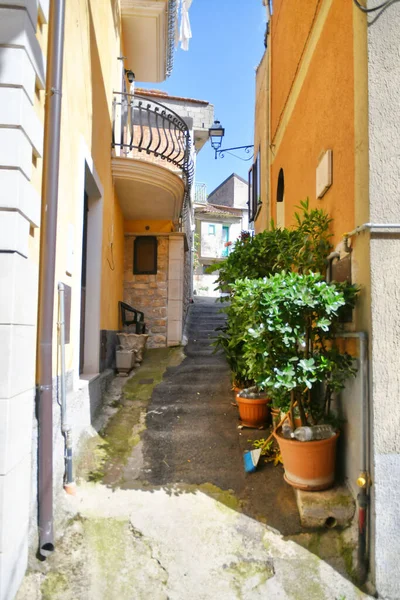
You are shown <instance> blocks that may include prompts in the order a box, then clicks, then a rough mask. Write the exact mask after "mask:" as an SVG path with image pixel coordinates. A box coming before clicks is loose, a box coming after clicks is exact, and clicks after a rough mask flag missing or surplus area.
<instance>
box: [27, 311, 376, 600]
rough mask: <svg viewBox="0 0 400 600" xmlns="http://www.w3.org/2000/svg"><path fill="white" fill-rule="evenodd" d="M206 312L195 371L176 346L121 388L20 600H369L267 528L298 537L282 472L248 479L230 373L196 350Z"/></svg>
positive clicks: (150, 357) (154, 353) (317, 544)
mask: <svg viewBox="0 0 400 600" xmlns="http://www.w3.org/2000/svg"><path fill="white" fill-rule="evenodd" d="M213 310H214V308H213ZM208 312H210V311H209V308H208V307H207V315H206V316H205V315H203V313H202V312H201V311H200V312H199V313H193V320H192V332H194V333H192V334H190V335H191V338H190V341H189V343H190V344H191V349H190V353H191V357H192V359H188V358H184V355H183V352H182V349H180V348H177V349H165V350H164V349H163V350H151V351H148V352H147V353H146V357H145V360H144V362H143V364H142V366H141V367H140V368H139V369H138V370H137V371H136V372H135V373H134V374H133V376H132V377H131V378H129V379H128V380H126V381H124V382H123V389H122V390H121V387H122V383H121V378H118V379H119V381H116V383H115V389H116V390H117V389H118V387H119V388H120V394H119V396H118V397H117V396H114V397H113V396H110V397H109V400H108V401H107V406H106V411H105V413H106V416H107V418H104V419H103V421H102V426H101V427H100V428H99V429H98V431H99V432H100V433H99V434H98V435H95V436H94V437H93V438H92V439H90V440H89V442H88V451H87V452H86V453H85V456H84V459H83V460H82V461H81V466H80V468H79V470H78V474H79V478H78V493H77V495H76V496H75V497H72V496H66V497H65V498H64V503H65V509H66V511H67V512H68V514H70V515H72V518H71V519H70V521H69V523H68V524H67V525H66V527H65V529H63V530H58V538H57V540H56V552H55V553H54V554H53V555H52V556H51V557H50V558H49V559H48V560H47V561H46V562H45V563H37V564H36V565H35V567H34V571H33V572H31V573H29V575H28V576H27V578H26V580H25V582H24V585H23V587H22V588H21V592H20V595H19V596H18V598H17V600H44V598H46V600H87V599H88V598H90V599H91V600H97V599H98V600H108V599H110V600H114V598H118V599H121V600H142V599H143V600H147V599H148V598H151V600H167V599H170V600H186V598H192V597H193V598H202V599H204V600H211V599H214V598H223V599H225V598H226V599H227V600H228V599H229V600H231V599H232V600H234V599H236V598H237V599H240V600H261V599H262V600H264V599H265V598H282V599H283V600H286V599H290V598H301V599H302V600H303V599H304V598H307V599H308V598H311V599H312V598H318V600H334V598H336V597H340V595H343V596H345V597H346V600H354V599H356V598H359V597H364V596H363V595H362V593H361V592H359V591H358V590H357V589H356V588H355V587H354V586H353V585H352V584H351V583H350V582H349V581H347V580H346V579H344V578H343V577H342V576H341V575H339V574H338V573H337V572H335V571H334V570H333V569H332V568H331V567H330V566H329V565H327V564H326V563H324V562H323V561H321V560H320V559H319V558H318V557H317V556H314V555H313V554H311V553H310V552H309V551H308V550H307V549H304V548H302V547H301V546H300V545H299V544H294V543H293V542H292V541H288V540H285V539H283V538H282V537H281V535H280V534H279V532H277V531H276V530H273V529H271V528H269V527H267V526H266V525H265V524H263V523H262V522H261V520H262V519H264V520H265V521H267V523H268V524H269V525H271V524H273V525H275V524H277V525H278V527H280V526H281V525H282V528H285V527H286V529H288V530H289V531H291V532H292V533H294V534H296V533H299V532H300V531H301V527H300V524H299V519H298V516H297V517H296V518H297V520H293V519H292V517H293V510H296V506H295V502H294V496H293V493H292V491H291V489H290V488H289V487H288V486H287V485H286V484H285V483H284V482H283V481H282V480H281V469H280V468H279V467H278V468H277V469H275V468H274V467H272V466H271V465H265V464H263V463H262V462H261V464H260V466H259V469H257V472H256V473H254V474H252V475H250V476H246V475H245V473H244V469H243V458H242V451H243V449H245V448H246V444H247V441H246V440H247V439H248V438H249V437H250V433H249V434H248V432H245V433H243V435H242V436H241V432H238V430H237V429H236V425H237V415H236V412H235V410H236V409H235V408H234V407H232V404H231V402H232V397H231V394H230V391H229V389H230V386H229V378H230V375H229V370H228V369H227V365H226V363H224V361H223V359H222V358H221V357H220V356H219V357H213V356H212V355H211V354H208V353H207V354H206V355H204V356H203V354H202V352H203V350H202V348H203V343H204V338H200V339H202V340H203V341H201V343H200V345H199V347H198V348H197V346H196V345H197V344H198V342H197V341H196V340H197V333H196V331H199V328H201V326H202V325H201V324H202V322H206V323H208V322H209V320H210V319H211V317H210V316H209V315H208ZM212 318H214V317H212ZM211 320H212V319H211ZM214 321H215V319H214ZM214 325H215V323H214ZM199 355H200V357H201V360H198V359H197V358H196V356H199ZM183 359H184V360H183ZM107 420H108V422H107ZM254 435H256V436H257V435H258V436H260V432H254ZM261 436H265V433H262V434H261ZM278 513H279V514H278ZM287 514H289V515H290V518H289V519H287ZM250 517H257V518H258V520H256V519H254V518H250ZM291 519H292V520H291ZM287 522H289V526H288V525H287ZM278 527H277V528H278ZM329 533H331V532H329ZM310 535H311V534H310ZM323 539H324V538H323V536H319V535H318V536H317V537H313V536H312V535H311V537H310V538H309V543H310V546H311V547H312V548H313V549H314V550H315V552H321V551H325V550H326V548H325V550H324V548H323V547H324V541H323ZM310 540H314V542H311V541H310ZM345 541H347V538H345V539H344V542H345ZM344 542H343V544H342V546H340V547H341V548H342V552H343V553H344V555H345V556H344V558H343V560H344V561H348V556H347V554H348V552H347V549H346V546H345V543H344ZM304 545H306V544H305V543H304ZM328 546H329V544H328ZM321 549H322V550H321ZM338 551H339V550H338Z"/></svg>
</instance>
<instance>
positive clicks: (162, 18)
mask: <svg viewBox="0 0 400 600" xmlns="http://www.w3.org/2000/svg"><path fill="white" fill-rule="evenodd" d="M176 18H177V10H176V0H121V21H122V37H123V42H124V54H125V56H126V58H127V63H126V64H127V65H129V68H131V69H133V71H135V74H136V78H137V80H138V81H153V82H158V81H164V79H165V78H166V77H168V75H170V73H171V70H172V65H173V52H174V34H175V23H176Z"/></svg>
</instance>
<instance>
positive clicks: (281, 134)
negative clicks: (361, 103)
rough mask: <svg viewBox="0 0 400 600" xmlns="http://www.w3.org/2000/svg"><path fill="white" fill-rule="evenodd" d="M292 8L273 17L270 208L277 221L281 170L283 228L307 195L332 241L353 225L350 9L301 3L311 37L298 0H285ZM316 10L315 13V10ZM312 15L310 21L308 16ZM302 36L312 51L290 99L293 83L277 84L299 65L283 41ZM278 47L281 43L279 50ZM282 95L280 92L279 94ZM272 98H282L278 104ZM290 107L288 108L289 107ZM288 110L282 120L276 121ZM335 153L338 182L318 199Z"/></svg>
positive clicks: (337, 0)
mask: <svg viewBox="0 0 400 600" xmlns="http://www.w3.org/2000/svg"><path fill="white" fill-rule="evenodd" d="M281 4H282V5H285V4H286V5H289V6H290V7H292V8H293V13H292V12H291V11H290V10H287V11H286V12H283V10H284V8H283V6H282V8H281V10H280V11H277V12H276V13H275V14H274V16H273V18H272V32H273V34H272V40H271V42H270V43H271V53H272V71H271V79H272V83H271V89H272V100H271V105H272V122H273V126H272V140H271V143H272V148H271V161H272V165H271V205H272V216H273V217H274V218H276V207H277V203H276V190H277V182H278V174H279V170H280V169H281V168H282V169H283V170H284V177H285V225H290V224H291V223H292V222H293V213H294V211H295V207H296V205H298V204H299V201H300V200H303V199H305V198H306V197H309V198H310V204H311V206H312V207H319V208H324V209H325V210H326V211H327V212H328V213H329V215H330V216H331V217H333V219H334V222H333V232H334V239H333V242H334V244H336V243H338V242H340V240H341V238H342V235H343V233H344V232H346V231H348V230H349V229H351V228H352V227H353V226H354V182H355V162H354V161H355V152H354V56H353V7H352V3H350V2H349V3H347V2H345V3H344V2H343V1H342V0H321V1H320V2H318V3H314V2H313V3H311V2H310V3H307V2H306V3H302V6H301V9H300V7H299V9H298V10H303V9H306V10H305V16H304V17H302V18H301V22H302V23H303V24H304V23H305V22H306V23H308V27H309V28H310V27H311V24H312V25H313V29H312V31H310V30H309V31H308V33H306V32H305V31H303V29H304V26H303V25H301V26H300V23H299V21H297V20H296V10H297V9H296V6H297V3H296V2H286V3H284V2H282V3H281ZM311 4H312V5H315V6H314V14H315V20H314V21H313V20H311V24H310V19H311V13H310V6H309V5H311ZM315 8H318V10H317V11H315ZM307 15H308V16H307ZM297 27H298V28H299V29H301V30H302V31H303V34H302V35H303V37H302V39H303V40H304V37H306V39H307V40H308V41H307V46H306V49H305V51H304V52H303V54H302V61H301V62H300V67H297V71H296V77H295V82H294V84H293V85H292V87H291V88H290V89H291V92H290V94H289V97H288V98H287V99H286V100H285V101H284V100H282V98H283V96H284V93H288V84H287V82H286V83H285V84H283V83H279V82H280V79H281V78H282V77H283V79H284V81H286V79H287V76H286V75H283V73H284V71H285V70H286V69H288V65H289V67H290V69H289V70H290V71H291V72H293V69H294V66H293V65H294V62H293V58H290V57H291V55H292V54H293V53H294V50H293V48H292V44H291V43H289V54H290V56H289V58H290V60H289V59H288V58H286V57H285V56H286V44H285V43H284V42H283V40H290V39H291V38H292V37H293V38H295V39H296V40H297V41H296V43H295V46H296V48H297V50H296V51H297V52H299V51H301V49H302V45H301V42H300V41H299V40H298V39H297V38H298V37H299V36H298V35H297V34H296V28H297ZM278 42H279V46H278ZM282 90H283V91H282ZM275 93H276V94H277V95H278V99H277V100H275V99H274V95H275ZM290 103H291V104H290ZM278 105H279V107H281V106H283V105H285V108H284V109H283V115H282V116H279V117H278V114H279V111H280V108H279V109H278ZM328 149H331V150H332V151H333V185H332V186H331V188H330V189H329V190H328V192H327V193H326V194H325V196H324V197H323V199H322V200H317V199H316V192H315V185H316V167H317V165H318V161H319V159H320V156H321V154H322V153H323V152H324V151H326V150H328Z"/></svg>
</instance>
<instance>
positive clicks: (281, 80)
mask: <svg viewBox="0 0 400 600" xmlns="http://www.w3.org/2000/svg"><path fill="white" fill-rule="evenodd" d="M339 2H340V0H339ZM341 3H342V4H343V2H341ZM320 4H321V0H306V2H298V1H296V0H289V1H288V0H276V1H275V2H274V15H273V17H272V19H271V33H270V40H269V44H270V45H271V46H272V48H273V51H272V56H271V63H272V64H271V68H272V74H273V77H272V79H271V89H272V97H271V130H272V135H274V134H275V131H276V128H277V125H278V122H279V119H280V116H281V113H282V110H283V108H284V106H285V103H286V99H287V97H288V94H289V92H290V89H291V86H292V82H293V79H294V77H295V75H296V72H297V70H298V65H299V62H300V60H301V56H302V53H303V49H304V47H305V45H306V43H307V40H308V36H309V32H310V29H311V27H312V25H313V22H314V19H315V17H316V15H317V13H318V10H319V8H320Z"/></svg>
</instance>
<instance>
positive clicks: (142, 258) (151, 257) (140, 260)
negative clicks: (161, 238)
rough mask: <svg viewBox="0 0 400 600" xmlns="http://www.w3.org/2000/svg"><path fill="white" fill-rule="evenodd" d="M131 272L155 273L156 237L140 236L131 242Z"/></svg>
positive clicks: (138, 273) (136, 273) (140, 273)
mask: <svg viewBox="0 0 400 600" xmlns="http://www.w3.org/2000/svg"><path fill="white" fill-rule="evenodd" d="M133 273H134V274H135V275H155V274H156V273H157V238H156V237H153V236H147V235H146V236H140V237H137V238H136V239H135V242H134V244H133Z"/></svg>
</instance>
